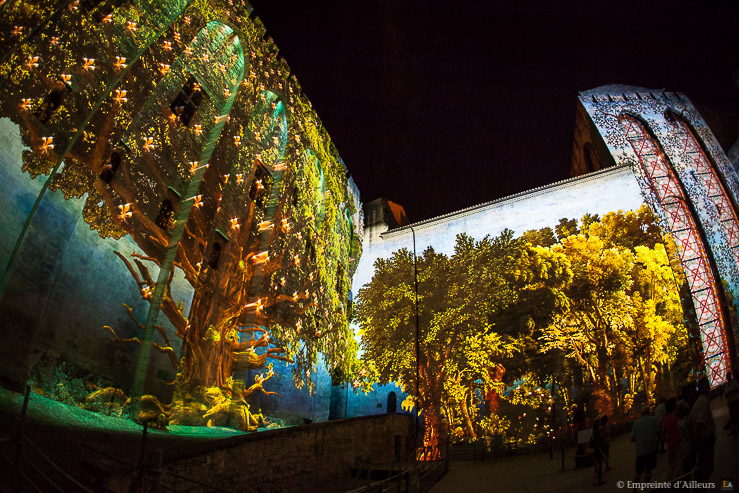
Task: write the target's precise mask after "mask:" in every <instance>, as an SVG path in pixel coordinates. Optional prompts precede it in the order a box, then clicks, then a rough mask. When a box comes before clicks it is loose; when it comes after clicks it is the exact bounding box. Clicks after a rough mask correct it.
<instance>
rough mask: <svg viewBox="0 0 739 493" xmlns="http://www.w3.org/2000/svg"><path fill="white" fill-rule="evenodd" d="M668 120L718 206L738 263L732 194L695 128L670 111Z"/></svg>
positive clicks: (737, 224) (738, 227)
mask: <svg viewBox="0 0 739 493" xmlns="http://www.w3.org/2000/svg"><path fill="white" fill-rule="evenodd" d="M665 119H667V121H669V122H671V124H672V130H673V133H674V135H676V136H677V137H678V139H680V145H681V147H682V150H683V152H684V153H685V156H686V158H687V162H688V166H689V167H690V168H691V171H692V172H693V173H694V176H695V177H696V179H697V180H698V182H699V183H700V184H702V185H703V187H704V189H705V191H706V192H707V193H708V196H709V197H710V198H711V202H712V203H713V204H714V205H715V206H716V212H717V213H718V220H719V223H720V224H721V229H722V230H723V231H724V233H725V235H726V240H727V242H728V244H729V247H730V248H731V250H732V253H733V254H734V260H735V262H736V263H737V264H739V220H738V219H737V215H736V209H735V207H734V204H733V203H732V201H731V199H730V196H729V194H728V193H727V192H726V186H725V185H724V183H723V181H722V180H721V177H720V176H719V175H718V173H716V168H715V166H714V164H713V163H712V162H711V160H710V159H709V158H708V155H707V154H706V152H705V151H704V149H703V146H702V145H701V143H700V141H699V140H698V139H697V137H696V135H695V133H694V132H693V129H691V128H690V126H689V125H688V124H687V122H686V121H685V120H683V118H682V117H681V116H680V115H677V114H676V113H673V112H671V111H668V112H666V113H665Z"/></svg>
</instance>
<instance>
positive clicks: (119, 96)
mask: <svg viewBox="0 0 739 493" xmlns="http://www.w3.org/2000/svg"><path fill="white" fill-rule="evenodd" d="M126 92H127V91H125V90H123V89H116V90H115V97H113V100H114V101H115V102H116V103H118V104H121V103H125V102H126V101H128V98H127V97H126Z"/></svg>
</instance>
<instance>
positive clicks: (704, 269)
mask: <svg viewBox="0 0 739 493" xmlns="http://www.w3.org/2000/svg"><path fill="white" fill-rule="evenodd" d="M618 121H619V124H620V125H621V127H622V129H623V130H624V132H625V137H626V140H627V141H628V143H629V144H630V145H631V148H632V149H633V151H634V153H635V154H636V156H637V159H638V161H639V163H638V165H639V166H640V167H641V171H642V172H643V174H644V177H645V179H646V180H647V182H648V186H649V188H650V189H651V192H652V195H653V197H655V198H656V200H657V201H658V206H659V207H661V209H662V212H663V214H662V215H663V217H664V218H665V219H666V222H667V229H668V230H669V233H670V234H671V235H672V236H673V238H674V240H675V243H676V245H677V249H678V255H679V257H680V262H681V264H682V266H683V268H684V269H685V273H686V277H687V281H688V286H689V289H690V294H691V297H692V300H693V304H694V306H695V311H696V317H697V319H698V326H699V330H700V338H701V349H702V355H703V364H704V366H705V368H706V373H707V374H708V378H709V380H710V382H711V385H712V386H717V385H720V384H722V383H723V382H724V381H725V375H726V370H727V368H728V366H729V355H728V351H727V344H726V342H727V341H726V333H727V330H728V329H727V322H728V320H727V317H726V315H725V314H726V313H727V311H726V307H725V302H724V300H723V298H722V297H721V296H720V291H719V287H718V286H717V284H716V279H717V278H718V277H717V275H716V268H715V265H714V264H715V263H714V261H713V258H712V257H711V254H710V250H709V248H708V245H707V242H706V239H705V234H704V232H703V230H702V228H701V227H700V222H699V221H698V220H697V215H696V213H695V211H694V209H693V206H692V203H691V202H690V199H689V198H688V195H687V193H686V192H685V187H684V186H683V184H682V182H681V181H680V180H679V178H678V176H677V174H676V173H675V171H674V170H673V167H672V164H671V163H670V161H669V159H668V158H667V156H666V154H665V152H664V150H663V149H662V146H661V145H660V143H659V141H658V140H657V139H656V138H655V136H654V134H653V133H652V132H651V131H650V129H649V127H648V126H647V124H646V123H644V122H643V121H642V120H641V119H639V118H638V117H636V116H633V115H630V114H626V113H623V114H621V115H620V116H619V117H618Z"/></svg>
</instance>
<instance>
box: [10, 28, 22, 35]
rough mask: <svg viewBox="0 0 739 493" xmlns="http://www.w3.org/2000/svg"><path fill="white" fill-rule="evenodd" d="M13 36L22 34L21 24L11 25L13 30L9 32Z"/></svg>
mask: <svg viewBox="0 0 739 493" xmlns="http://www.w3.org/2000/svg"><path fill="white" fill-rule="evenodd" d="M11 34H12V35H13V36H20V35H21V34H23V26H13V31H12V33H11Z"/></svg>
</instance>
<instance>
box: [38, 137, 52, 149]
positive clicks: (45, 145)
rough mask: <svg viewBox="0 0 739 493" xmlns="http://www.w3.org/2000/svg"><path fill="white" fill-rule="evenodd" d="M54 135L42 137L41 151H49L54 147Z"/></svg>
mask: <svg viewBox="0 0 739 493" xmlns="http://www.w3.org/2000/svg"><path fill="white" fill-rule="evenodd" d="M53 141H54V137H41V142H42V144H41V152H44V153H45V152H47V151H50V150H51V149H53V148H54V144H52V142H53Z"/></svg>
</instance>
